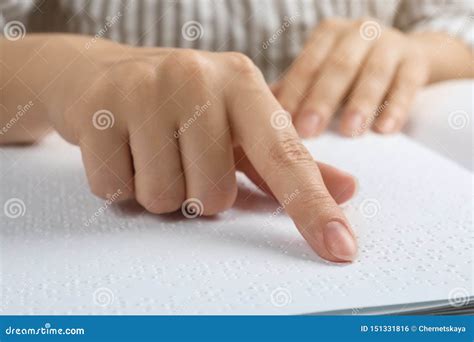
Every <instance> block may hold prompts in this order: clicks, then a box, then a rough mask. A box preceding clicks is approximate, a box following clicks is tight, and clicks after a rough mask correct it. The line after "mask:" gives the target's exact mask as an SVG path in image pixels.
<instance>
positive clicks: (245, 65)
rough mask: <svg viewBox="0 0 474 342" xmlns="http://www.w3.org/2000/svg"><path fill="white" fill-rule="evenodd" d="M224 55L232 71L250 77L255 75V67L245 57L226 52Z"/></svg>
mask: <svg viewBox="0 0 474 342" xmlns="http://www.w3.org/2000/svg"><path fill="white" fill-rule="evenodd" d="M225 55H226V59H227V63H228V65H229V66H230V68H232V70H235V71H238V72H241V73H245V74H250V75H253V74H256V73H257V67H256V66H255V64H254V62H253V61H252V60H251V59H250V58H249V57H248V56H247V55H245V54H243V53H240V52H227V53H226V54H225Z"/></svg>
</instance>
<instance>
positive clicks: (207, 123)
mask: <svg viewBox="0 0 474 342" xmlns="http://www.w3.org/2000/svg"><path fill="white" fill-rule="evenodd" d="M196 103H207V105H205V106H198V107H197V108H199V109H196V110H195V111H194V113H193V112H191V113H192V114H191V115H190V116H187V115H185V116H184V117H183V119H182V122H181V124H182V125H183V124H184V122H186V121H188V120H189V117H195V118H196V119H195V120H194V121H193V123H192V125H191V126H190V127H189V128H188V129H186V130H185V131H183V132H182V134H181V135H180V137H179V145H180V149H181V159H182V162H183V168H184V173H185V175H186V197H187V198H188V199H195V200H198V201H199V202H200V203H201V204H202V212H201V213H200V214H203V215H215V214H217V213H219V212H221V211H224V210H226V209H228V208H230V207H231V206H232V205H233V204H234V202H235V199H236V197H237V182H236V178H235V166H234V158H233V153H232V139H231V136H230V129H229V125H228V123H227V118H226V115H225V108H224V107H223V106H222V105H219V104H218V103H217V102H216V101H214V102H211V101H207V100H204V101H198V102H196Z"/></svg>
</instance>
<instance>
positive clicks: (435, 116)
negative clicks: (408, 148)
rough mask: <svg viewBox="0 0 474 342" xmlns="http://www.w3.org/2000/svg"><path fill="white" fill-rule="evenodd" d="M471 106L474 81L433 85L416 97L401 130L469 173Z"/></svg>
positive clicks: (473, 102) (473, 97)
mask: <svg viewBox="0 0 474 342" xmlns="http://www.w3.org/2000/svg"><path fill="white" fill-rule="evenodd" d="M473 107H474V80H461V81H449V82H443V83H438V84H434V85H432V86H429V87H427V88H426V89H424V90H423V91H422V92H420V93H419V95H418V96H417V98H416V101H415V103H414V105H413V107H412V110H411V112H410V121H409V124H408V125H407V127H406V129H405V130H404V131H405V133H406V134H407V135H409V136H410V137H411V138H413V139H415V140H417V141H419V142H421V143H422V144H423V145H425V146H427V147H429V148H430V149H432V150H434V151H436V152H438V153H440V154H442V155H444V156H446V157H447V158H449V159H451V160H453V161H455V162H457V163H458V164H460V165H462V166H464V167H465V168H466V169H468V170H471V172H472V171H474V164H473V155H474V152H473V140H472V138H473V125H474V123H473Z"/></svg>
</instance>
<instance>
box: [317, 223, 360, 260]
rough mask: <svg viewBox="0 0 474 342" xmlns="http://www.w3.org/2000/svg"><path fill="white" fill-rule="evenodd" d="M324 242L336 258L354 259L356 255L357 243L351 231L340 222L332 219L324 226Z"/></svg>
mask: <svg viewBox="0 0 474 342" xmlns="http://www.w3.org/2000/svg"><path fill="white" fill-rule="evenodd" d="M323 235H324V244H325V247H326V249H327V250H328V252H329V253H330V254H331V255H333V256H334V257H335V258H336V259H337V260H341V261H344V262H351V261H354V260H355V258H356V257H357V243H356V241H355V237H354V235H353V232H352V231H351V230H350V229H349V228H348V227H347V226H346V225H345V224H344V223H342V222H340V221H338V220H334V221H331V222H328V223H327V224H326V226H325V227H324V232H323Z"/></svg>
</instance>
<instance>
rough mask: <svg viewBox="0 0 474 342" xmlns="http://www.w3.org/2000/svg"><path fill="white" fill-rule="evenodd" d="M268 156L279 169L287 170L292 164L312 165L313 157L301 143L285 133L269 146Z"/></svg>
mask: <svg viewBox="0 0 474 342" xmlns="http://www.w3.org/2000/svg"><path fill="white" fill-rule="evenodd" d="M269 156H270V158H271V160H272V161H273V162H274V163H275V164H276V165H277V167H279V168H287V167H290V166H291V165H294V164H314V159H313V157H312V156H311V154H310V153H309V152H308V150H307V149H306V148H305V147H304V146H303V144H302V143H301V141H300V140H299V139H298V138H297V137H295V136H293V135H289V134H286V133H285V134H283V135H282V136H281V137H280V138H279V139H278V141H277V142H276V143H273V144H272V145H271V146H270V149H269Z"/></svg>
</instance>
